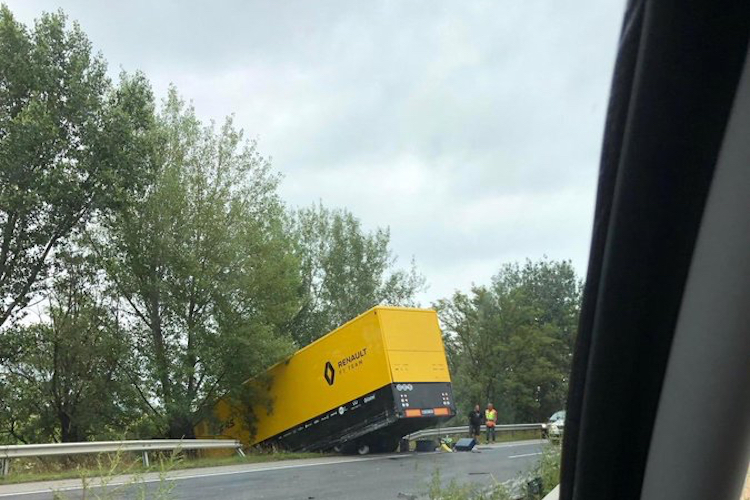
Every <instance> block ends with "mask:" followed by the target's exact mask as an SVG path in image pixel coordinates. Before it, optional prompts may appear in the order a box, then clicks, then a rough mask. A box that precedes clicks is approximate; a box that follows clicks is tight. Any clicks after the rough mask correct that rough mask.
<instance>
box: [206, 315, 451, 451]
mask: <svg viewBox="0 0 750 500" xmlns="http://www.w3.org/2000/svg"><path fill="white" fill-rule="evenodd" d="M326 362H330V363H331V365H332V366H333V367H334V370H335V375H334V383H333V385H330V384H329V383H328V382H327V381H326V378H325V377H324V371H325V366H326ZM267 373H268V374H269V375H270V388H269V389H268V395H269V397H270V399H271V400H272V401H273V403H272V405H271V411H268V407H267V406H256V407H254V413H255V415H256V417H257V421H256V424H255V425H256V429H257V433H256V435H255V436H254V438H253V439H250V434H249V432H248V430H247V429H246V428H245V426H244V425H243V423H242V420H243V419H242V418H241V417H240V418H238V416H237V415H238V412H237V410H234V411H233V410H232V408H230V406H229V405H228V404H227V403H226V402H225V401H220V402H219V403H218V404H217V405H216V408H215V414H216V417H218V419H219V421H221V422H223V423H224V424H225V428H224V430H223V431H222V433H221V435H222V436H228V437H232V438H235V439H239V440H240V441H242V442H244V443H258V442H261V441H263V440H265V439H267V438H269V437H273V436H275V435H276V434H279V433H281V432H283V431H285V430H287V429H289V428H291V427H294V426H295V425H297V424H299V423H301V422H304V421H306V420H309V419H311V418H313V417H315V416H317V415H320V414H322V413H324V412H326V411H328V410H332V409H335V408H337V407H338V406H339V405H341V404H343V403H346V402H348V401H351V400H353V399H356V398H358V397H360V396H363V395H365V394H367V393H369V392H372V391H374V390H376V389H379V388H381V387H383V386H385V385H388V384H391V383H394V382H402V381H404V382H406V381H408V382H449V381H450V376H449V374H448V366H447V362H446V359H445V350H444V347H443V342H442V338H441V335H440V329H439V326H438V322H437V313H436V312H435V311H430V310H423V309H408V308H390V307H376V308H374V309H371V310H369V311H367V312H365V313H364V314H362V315H360V316H358V317H357V318H355V319H353V320H351V321H350V322H348V323H346V324H344V325H343V326H341V327H339V328H337V329H336V330H334V331H333V332H331V333H329V334H327V335H325V336H324V337H321V338H320V339H318V340H316V341H315V342H313V343H311V344H310V345H308V346H306V347H304V348H302V349H300V350H299V351H297V352H296V353H295V354H294V355H292V356H291V357H290V358H289V359H287V360H286V361H283V362H281V363H278V364H276V365H274V366H273V367H271V368H270V369H269V370H268V372H267ZM247 383H249V384H257V383H258V382H256V381H254V380H250V381H248V382H247ZM196 434H197V435H198V437H208V436H210V435H211V433H210V432H209V429H208V425H207V424H206V423H201V424H199V425H198V426H197V427H196Z"/></svg>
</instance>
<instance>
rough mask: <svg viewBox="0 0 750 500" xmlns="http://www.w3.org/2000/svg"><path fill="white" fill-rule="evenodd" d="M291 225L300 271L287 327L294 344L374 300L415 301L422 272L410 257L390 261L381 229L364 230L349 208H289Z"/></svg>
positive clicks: (335, 324)
mask: <svg viewBox="0 0 750 500" xmlns="http://www.w3.org/2000/svg"><path fill="white" fill-rule="evenodd" d="M291 226H292V229H291V231H292V233H293V234H294V236H295V240H296V253H297V255H298V257H299V261H300V269H301V275H302V284H301V288H300V295H301V297H302V300H301V306H300V308H299V309H298V311H297V313H296V315H295V316H294V319H293V321H292V322H291V326H290V328H289V329H290V331H291V332H292V335H293V336H294V339H295V341H296V342H297V344H298V345H300V346H303V345H306V344H309V343H310V342H312V341H313V340H315V339H317V338H318V337H320V336H322V335H324V334H326V333H328V332H329V331H331V330H333V329H334V328H336V327H338V326H340V325H342V324H343V323H345V322H347V321H349V320H350V319H352V318H354V317H356V316H357V315H359V314H361V313H363V312H364V311H366V310H367V309H370V308H371V307H373V306H375V305H378V304H387V305H397V306H413V305H415V301H416V299H415V296H416V294H417V293H418V292H419V291H421V290H422V289H423V288H424V278H423V277H422V276H421V275H420V274H419V273H418V272H417V271H416V268H415V265H414V263H413V262H412V265H411V268H410V269H408V270H403V269H397V268H396V267H395V264H396V258H395V257H394V256H393V253H392V252H391V250H390V248H389V246H388V245H389V243H390V234H389V232H388V230H387V229H376V230H375V231H373V232H366V231H365V230H364V229H363V228H362V225H361V223H360V221H359V220H358V219H357V218H356V217H355V216H354V215H352V214H351V213H350V212H348V211H346V210H330V209H327V208H325V207H323V206H322V205H321V204H318V205H314V206H312V207H310V208H305V209H301V210H298V211H296V212H295V213H293V214H292V224H291Z"/></svg>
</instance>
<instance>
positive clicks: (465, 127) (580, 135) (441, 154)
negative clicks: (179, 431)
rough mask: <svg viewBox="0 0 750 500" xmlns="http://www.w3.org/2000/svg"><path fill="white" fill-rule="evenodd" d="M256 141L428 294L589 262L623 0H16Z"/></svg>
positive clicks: (306, 197)
mask: <svg viewBox="0 0 750 500" xmlns="http://www.w3.org/2000/svg"><path fill="white" fill-rule="evenodd" d="M10 7H11V9H13V10H14V11H15V12H17V13H18V14H19V16H20V17H21V19H22V20H23V21H25V22H29V21H30V20H31V19H33V17H35V16H37V15H38V14H39V12H40V11H42V10H56V9H57V8H58V7H62V8H63V9H65V10H66V11H67V12H68V13H69V15H70V16H71V17H72V18H73V19H77V20H79V21H80V22H81V24H82V26H83V28H84V29H85V30H86V31H87V33H88V34H89V35H90V37H91V39H92V41H93V43H94V45H95V46H96V47H97V48H98V49H100V50H102V52H103V53H104V55H105V57H107V59H108V60H109V62H110V66H111V68H112V72H113V74H114V73H115V72H116V71H117V70H118V68H119V67H120V66H122V67H124V68H125V69H127V70H134V69H142V70H144V71H145V72H146V73H147V74H148V75H149V77H150V78H151V79H152V81H153V82H154V86H155V88H156V89H157V90H158V91H159V92H160V93H163V92H164V90H165V89H166V86H167V85H168V84H169V83H170V82H174V83H175V84H176V85H177V86H178V88H179V89H180V91H181V92H182V93H183V95H184V96H185V97H187V98H190V99H192V100H193V101H194V104H195V106H196V108H197V110H198V112H199V114H201V115H202V116H205V117H208V118H214V119H221V117H222V116H224V115H226V114H229V113H234V114H235V115H236V122H237V123H238V124H239V125H240V126H242V127H243V128H244V129H245V130H246V132H247V133H248V134H249V135H251V136H257V137H258V138H259V139H260V148H261V150H262V151H263V152H264V153H265V154H268V155H271V156H273V158H274V165H275V167H276V168H277V169H278V170H279V171H281V172H282V173H283V174H284V175H285V180H284V183H283V185H282V194H283V195H284V196H285V197H286V198H287V200H288V202H289V203H290V204H291V205H306V204H309V203H311V202H314V201H316V200H318V199H322V200H323V202H324V203H326V204H329V205H337V206H346V207H348V208H349V209H351V210H352V211H353V212H354V213H356V214H357V215H359V216H360V217H361V218H362V219H363V221H364V223H365V224H366V225H367V226H369V227H375V226H386V225H387V226H390V227H391V233H392V240H393V244H394V249H395V251H396V253H398V254H399V255H400V258H401V260H400V261H401V262H402V263H406V262H408V260H409V258H410V257H411V256H412V255H413V256H415V258H416V260H417V263H418V265H419V266H420V268H421V269H422V271H423V272H424V273H425V275H426V277H427V279H428V281H429V282H430V283H431V284H432V286H431V289H430V291H429V292H427V293H426V294H425V296H424V300H425V301H429V300H432V299H435V298H438V297H440V296H444V295H446V294H448V293H450V292H451V291H452V290H453V289H455V288H466V287H467V286H469V284H470V283H471V282H478V283H480V282H487V281H488V280H489V276H490V275H491V274H492V273H493V272H495V271H496V269H497V266H499V265H500V263H502V262H504V261H507V260H514V259H523V258H525V257H527V256H528V257H532V258H536V257H540V256H541V255H543V254H547V255H548V256H550V257H551V258H570V259H572V260H573V262H574V264H575V265H576V267H577V268H578V270H579V272H580V273H581V274H582V273H583V272H584V271H585V264H586V258H587V257H586V256H587V252H588V238H589V236H590V234H589V233H590V223H591V213H592V208H593V203H594V194H595V193H594V190H595V183H596V171H597V164H598V156H599V148H600V142H601V135H602V128H603V121H604V113H605V111H606V101H607V93H608V89H609V80H610V73H611V69H612V67H613V63H614V55H615V49H616V43H617V36H618V31H619V23H620V19H621V15H622V9H623V4H622V1H621V0H607V1H596V0H586V1H582V2H550V1H525V2H515V1H513V2H511V1H504V2H481V1H471V2H434V1H413V2H403V1H382V2H381V1H378V2H349V1H329V2H303V1H294V2H292V1H284V2H274V1H253V2H244V1H240V0H235V1H231V2H211V3H205V2H183V1H180V2H177V1H173V2H152V1H146V0H136V1H130V2H86V1H62V0H61V1H55V0H36V1H29V0H24V1H20V0H19V1H18V2H15V1H11V3H10Z"/></svg>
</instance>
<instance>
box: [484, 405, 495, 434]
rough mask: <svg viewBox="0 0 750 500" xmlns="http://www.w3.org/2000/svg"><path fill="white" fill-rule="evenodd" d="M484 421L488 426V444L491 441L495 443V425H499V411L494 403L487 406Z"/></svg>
mask: <svg viewBox="0 0 750 500" xmlns="http://www.w3.org/2000/svg"><path fill="white" fill-rule="evenodd" d="M484 420H485V424H486V425H487V442H488V443H489V442H490V440H492V442H493V443H494V442H495V424H496V423H497V410H496V409H495V407H494V406H492V403H490V404H488V405H487V410H486V411H485V412H484Z"/></svg>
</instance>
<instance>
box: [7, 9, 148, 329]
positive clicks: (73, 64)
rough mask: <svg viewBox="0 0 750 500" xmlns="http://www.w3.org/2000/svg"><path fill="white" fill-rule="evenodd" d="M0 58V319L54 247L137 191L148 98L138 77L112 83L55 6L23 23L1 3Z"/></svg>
mask: <svg viewBox="0 0 750 500" xmlns="http://www.w3.org/2000/svg"><path fill="white" fill-rule="evenodd" d="M0 61H2V64H0V326H2V325H3V324H4V323H5V322H6V321H8V320H9V319H11V318H12V317H13V316H14V314H15V313H16V312H18V311H19V310H21V309H23V308H24V306H25V305H26V304H27V303H28V301H29V299H30V297H32V296H33V295H34V293H36V292H37V291H38V290H39V289H40V288H41V287H42V284H43V280H42V278H43V277H44V276H45V275H46V272H47V270H48V267H49V262H50V257H51V255H52V254H53V253H54V250H55V248H57V247H58V246H59V245H60V244H61V243H63V242H64V241H65V240H66V238H68V237H69V236H70V235H71V233H72V232H73V231H74V230H75V229H76V228H80V227H82V225H83V223H84V222H85V221H86V220H87V219H88V218H89V217H90V216H91V215H93V214H95V213H97V212H98V211H100V210H102V209H108V208H112V207H114V206H117V205H118V204H120V203H122V202H123V201H124V200H126V199H127V198H128V197H129V196H130V195H131V194H132V193H133V192H134V191H137V188H138V187H139V186H140V184H141V182H142V181H143V178H144V176H145V174H146V172H145V170H144V166H145V164H144V163H143V158H144V156H143V154H142V153H143V151H142V148H143V145H144V142H143V141H142V140H141V137H142V136H143V135H144V134H145V133H146V131H147V130H148V128H149V126H150V124H151V118H152V106H153V105H152V96H151V91H150V88H149V86H148V84H147V83H146V81H145V79H144V78H143V77H142V76H139V75H136V76H135V77H125V78H124V79H123V81H122V82H121V84H120V85H119V87H117V88H113V87H112V85H111V84H110V82H109V80H108V79H107V77H106V74H105V70H106V67H105V63H104V61H103V60H102V58H101V57H99V56H94V55H92V53H91V44H90V43H89V41H88V39H87V38H86V36H85V34H84V33H83V32H82V31H81V29H80V27H79V26H78V25H76V24H73V26H72V27H69V26H68V25H67V24H66V18H65V16H64V15H63V14H62V13H58V14H45V15H43V16H42V17H41V18H40V19H39V20H38V21H37V22H36V24H35V25H34V27H33V29H31V30H29V29H27V28H26V27H24V26H23V25H21V24H20V23H18V22H17V21H16V20H15V19H14V17H13V15H12V13H11V12H10V10H9V9H8V8H7V7H6V6H5V5H3V6H2V7H0Z"/></svg>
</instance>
